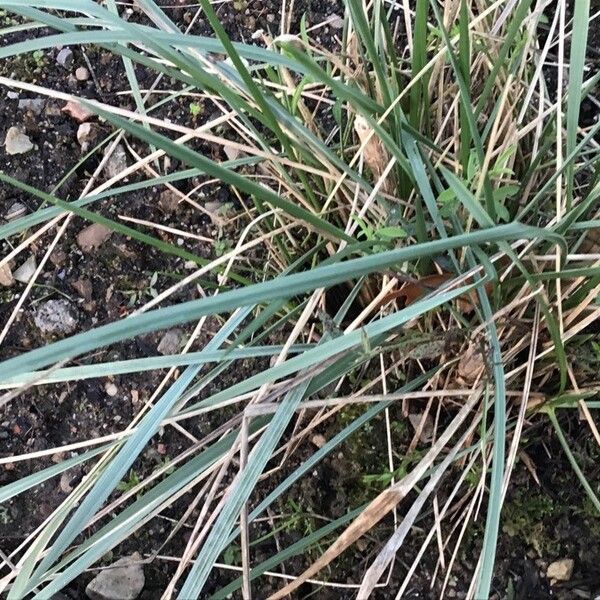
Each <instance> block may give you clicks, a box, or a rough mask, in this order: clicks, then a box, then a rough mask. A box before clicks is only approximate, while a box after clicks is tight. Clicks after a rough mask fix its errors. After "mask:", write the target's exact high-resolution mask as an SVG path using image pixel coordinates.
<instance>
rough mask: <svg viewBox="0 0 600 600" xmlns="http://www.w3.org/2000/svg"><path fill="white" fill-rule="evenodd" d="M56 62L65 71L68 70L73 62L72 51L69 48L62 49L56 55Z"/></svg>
mask: <svg viewBox="0 0 600 600" xmlns="http://www.w3.org/2000/svg"><path fill="white" fill-rule="evenodd" d="M56 62H57V63H58V64H59V65H60V66H61V67H64V68H65V69H68V68H69V67H70V66H71V63H72V62H73V51H72V50H71V49H70V48H63V49H62V50H61V51H60V52H59V53H58V54H57V55H56Z"/></svg>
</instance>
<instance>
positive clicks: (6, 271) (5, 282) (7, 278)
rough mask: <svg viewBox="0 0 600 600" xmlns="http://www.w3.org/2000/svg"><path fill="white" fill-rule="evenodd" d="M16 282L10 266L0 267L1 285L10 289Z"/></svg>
mask: <svg viewBox="0 0 600 600" xmlns="http://www.w3.org/2000/svg"><path fill="white" fill-rule="evenodd" d="M14 282H15V279H14V277H13V274H12V271H11V270H10V267H9V266H8V265H2V266H1V267H0V285H2V286H4V287H10V286H11V285H12V284H13V283H14Z"/></svg>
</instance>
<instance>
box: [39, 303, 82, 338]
mask: <svg viewBox="0 0 600 600" xmlns="http://www.w3.org/2000/svg"><path fill="white" fill-rule="evenodd" d="M33 320H34V322H35V325H36V327H37V328H38V329H39V330H40V331H41V332H42V333H50V334H69V333H73V331H75V328H76V327H77V314H76V313H75V310H74V309H73V307H72V306H71V303H70V302H68V301H67V300H64V299H62V298H61V299H60V300H48V301H47V302H44V303H43V304H40V306H39V307H38V308H37V310H36V312H35V314H34V316H33Z"/></svg>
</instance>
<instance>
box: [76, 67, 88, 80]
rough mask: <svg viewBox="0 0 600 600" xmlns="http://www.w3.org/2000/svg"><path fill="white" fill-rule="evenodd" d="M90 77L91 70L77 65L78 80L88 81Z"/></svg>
mask: <svg viewBox="0 0 600 600" xmlns="http://www.w3.org/2000/svg"><path fill="white" fill-rule="evenodd" d="M89 78H90V72H89V71H88V70H87V69H86V68H85V67H77V69H76V70H75V79H77V81H87V80H88V79H89Z"/></svg>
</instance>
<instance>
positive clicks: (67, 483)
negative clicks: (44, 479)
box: [58, 472, 73, 494]
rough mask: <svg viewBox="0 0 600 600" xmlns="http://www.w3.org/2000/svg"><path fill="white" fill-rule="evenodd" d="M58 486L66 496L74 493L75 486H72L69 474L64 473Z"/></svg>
mask: <svg viewBox="0 0 600 600" xmlns="http://www.w3.org/2000/svg"><path fill="white" fill-rule="evenodd" d="M58 486H59V487H60V489H61V491H62V492H64V493H65V494H70V493H71V492H72V491H73V486H72V485H71V475H70V474H69V473H67V472H65V473H63V474H62V475H61V477H60V482H59V484H58Z"/></svg>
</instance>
